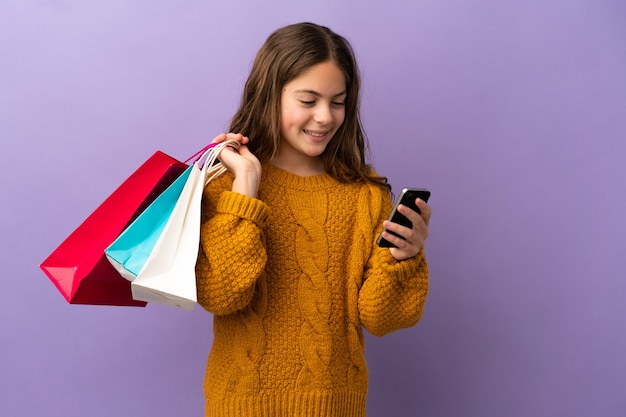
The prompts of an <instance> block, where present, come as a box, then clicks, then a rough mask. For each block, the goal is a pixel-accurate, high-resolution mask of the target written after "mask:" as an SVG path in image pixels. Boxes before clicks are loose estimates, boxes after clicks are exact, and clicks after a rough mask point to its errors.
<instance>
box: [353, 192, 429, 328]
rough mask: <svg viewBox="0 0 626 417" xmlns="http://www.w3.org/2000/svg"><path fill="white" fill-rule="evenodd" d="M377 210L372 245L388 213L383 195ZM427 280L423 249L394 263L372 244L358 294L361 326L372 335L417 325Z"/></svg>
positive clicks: (386, 250)
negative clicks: (379, 208) (411, 256)
mask: <svg viewBox="0 0 626 417" xmlns="http://www.w3.org/2000/svg"><path fill="white" fill-rule="evenodd" d="M380 207H381V210H380V212H379V215H378V218H377V219H376V223H375V224H376V225H377V226H376V227H374V229H373V231H374V236H373V238H372V242H373V241H374V240H375V239H376V237H377V236H378V234H379V233H380V231H381V230H382V222H383V220H384V219H386V218H387V216H388V214H389V212H390V211H391V200H390V199H389V198H388V197H387V196H383V197H382V201H381V206H380ZM374 218H376V217H374ZM428 277H429V272H428V264H427V262H426V256H425V254H424V251H423V250H421V251H420V252H419V253H418V254H417V255H416V256H414V257H413V258H410V259H407V260H404V261H397V260H396V259H395V258H394V257H393V256H391V253H390V251H389V249H387V248H380V247H378V245H376V244H375V243H373V247H372V252H371V255H370V258H369V260H368V263H367V267H366V270H365V276H364V282H363V285H362V287H361V290H360V291H359V300H358V303H359V316H360V320H361V324H362V325H363V326H364V327H365V328H366V329H367V331H368V332H370V333H371V334H373V335H375V336H383V335H385V334H387V333H390V332H392V331H394V330H398V329H401V328H407V327H412V326H414V325H415V324H417V322H418V321H419V320H420V318H421V316H422V313H423V311H424V304H425V301H426V295H427V292H428Z"/></svg>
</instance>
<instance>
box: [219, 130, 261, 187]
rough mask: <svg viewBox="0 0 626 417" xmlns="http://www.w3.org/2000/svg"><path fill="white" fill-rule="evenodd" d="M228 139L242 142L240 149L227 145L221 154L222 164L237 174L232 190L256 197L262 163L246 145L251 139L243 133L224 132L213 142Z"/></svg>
mask: <svg viewBox="0 0 626 417" xmlns="http://www.w3.org/2000/svg"><path fill="white" fill-rule="evenodd" d="M226 140H236V141H237V142H239V144H240V146H239V150H235V149H233V148H230V147H226V148H224V150H223V151H222V152H221V153H220V155H219V159H220V161H221V162H222V164H224V166H225V167H226V168H227V169H228V170H229V171H230V172H232V173H233V175H234V176H235V179H234V181H233V186H232V191H233V192H236V193H240V194H244V195H247V196H248V197H253V198H256V196H257V193H258V191H259V182H260V181H261V163H260V162H259V160H258V159H257V157H256V156H254V154H253V153H252V152H250V150H249V149H248V147H247V146H246V144H247V143H248V142H249V141H250V139H248V138H247V137H246V136H243V135H242V134H241V133H222V134H220V135H218V136H217V137H216V138H215V139H213V143H215V142H218V143H219V142H224V141H226Z"/></svg>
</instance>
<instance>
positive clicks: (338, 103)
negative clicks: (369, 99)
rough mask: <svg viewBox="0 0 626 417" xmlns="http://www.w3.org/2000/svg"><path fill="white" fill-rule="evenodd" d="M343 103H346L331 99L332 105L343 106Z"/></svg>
mask: <svg viewBox="0 0 626 417" xmlns="http://www.w3.org/2000/svg"><path fill="white" fill-rule="evenodd" d="M345 105H346V103H345V101H333V106H337V107H343V106H345Z"/></svg>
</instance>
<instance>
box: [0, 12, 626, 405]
mask: <svg viewBox="0 0 626 417" xmlns="http://www.w3.org/2000/svg"><path fill="white" fill-rule="evenodd" d="M625 4H626V3H624V2H623V1H622V0H613V1H610V0H604V1H603V0H527V1H512V2H506V1H501V0H476V1H464V0H420V1H412V2H409V1H406V2H400V1H398V2H374V1H343V2H337V1H334V0H329V1H325V0H318V1H314V2H313V1H308V2H296V1H292V0H289V1H287V0H285V1H275V2H271V3H269V2H267V3H266V2H254V1H245V2H244V1H236V0H235V1H232V0H231V1H228V2H219V3H218V2H216V1H208V0H204V1H201V0H188V1H175V0H134V1H131V0H124V1H123V0H106V1H105V0H101V1H63V0H38V1H35V0H0V138H1V152H0V158H1V163H0V170H2V171H1V173H0V174H1V175H0V182H1V185H2V188H1V189H2V193H3V197H2V211H1V213H2V216H1V218H0V224H1V235H0V236H1V237H0V239H1V240H0V248H1V254H0V257H1V265H2V278H3V280H2V282H3V294H4V297H3V300H2V302H1V303H0V314H1V324H0V414H1V415H5V416H39V415H52V416H67V417H70V416H71V417H74V416H77V417H78V416H81V417H82V416H92V417H98V416H107V417H108V416H118V417H125V416H148V415H150V416H155V417H159V416H172V415H180V416H183V415H184V416H194V415H195V416H199V415H202V410H203V395H202V380H203V373H204V366H205V361H206V355H207V353H208V351H209V348H210V345H211V316H210V315H209V314H207V313H205V312H204V311H203V310H201V309H196V310H195V311H194V312H193V313H188V312H184V311H181V310H176V309H174V308H168V307H163V306H149V307H148V308H146V309H136V308H114V307H108V308H107V307H94V306H75V305H68V304H66V303H65V301H64V299H63V298H62V297H61V295H60V294H59V293H58V292H57V291H56V289H55V288H54V286H53V285H52V284H51V283H50V282H49V280H48V279H47V278H46V276H45V275H44V274H43V273H42V272H41V271H40V270H39V269H38V265H39V263H40V262H41V261H42V260H43V259H44V258H45V257H47V255H48V254H49V253H50V252H51V251H52V250H53V249H54V248H55V247H56V246H57V245H58V244H59V243H60V241H61V240H63V239H64V238H65V237H66V236H67V235H68V234H69V233H70V232H71V231H72V230H73V229H74V228H75V227H76V226H77V225H78V224H79V223H80V222H81V221H82V220H83V219H84V218H85V217H86V216H87V215H88V214H89V213H90V212H91V211H92V210H93V209H95V208H96V207H97V206H98V205H99V204H100V202H101V201H102V200H103V199H104V198H105V197H106V196H108V194H109V193H110V192H112V191H113V190H114V189H115V188H116V187H117V185H119V184H120V183H121V181H123V180H124V179H125V178H126V177H127V176H128V175H129V174H130V173H131V172H132V171H133V170H134V169H135V168H136V167H137V166H138V165H139V164H140V163H141V162H143V161H144V160H145V159H146V158H147V157H148V156H149V155H150V154H151V153H152V152H153V151H154V150H156V149H161V150H163V151H165V152H167V153H170V154H171V155H174V156H177V157H179V158H183V159H184V158H185V157H187V156H189V155H190V154H191V153H193V152H194V151H195V150H197V149H198V148H200V147H201V146H203V145H204V144H206V143H207V142H208V141H209V140H210V139H212V137H213V136H214V135H215V134H217V133H219V132H221V131H222V130H223V129H225V128H226V126H227V125H228V121H229V117H230V116H231V115H232V114H233V112H234V110H235V107H236V105H237V102H238V100H239V95H240V91H241V89H242V85H243V82H244V80H245V77H246V75H247V73H248V70H249V68H250V65H251V62H252V59H253V55H254V53H255V52H256V50H257V49H258V48H259V47H260V45H261V43H262V42H263V41H264V39H265V37H266V36H267V35H268V34H269V33H270V32H271V31H272V30H274V29H275V28H277V27H279V26H282V25H284V24H288V23H294V22H298V21H302V20H311V21H315V22H318V23H322V24H326V25H328V26H330V27H332V28H333V29H335V30H336V31H338V32H340V33H342V34H344V35H345V36H346V37H348V38H349V39H350V41H351V42H352V43H353V45H354V47H355V49H356V52H357V54H358V58H359V60H360V63H361V67H362V71H363V78H364V91H363V119H364V123H365V126H366V129H367V132H368V134H369V136H370V140H371V148H372V155H373V157H374V161H375V165H376V168H377V169H378V170H379V171H380V172H381V173H383V174H385V175H387V176H388V177H389V178H390V180H391V182H392V184H393V185H394V187H395V189H396V191H397V190H398V189H399V188H401V187H402V186H405V185H412V186H425V187H429V188H431V189H432V191H433V197H432V201H431V206H432V207H433V210H434V215H433V218H432V225H431V237H430V239H429V240H428V244H427V254H428V256H429V260H430V266H431V289H430V295H429V298H428V301H427V307H426V312H425V315H424V317H423V319H422V322H421V323H420V324H419V325H418V326H417V327H416V328H414V329H411V330H404V331H400V332H397V333H394V334H391V335H389V336H387V337H385V338H381V339H378V338H374V337H370V336H368V337H367V347H366V350H367V357H368V361H369V365H370V370H371V382H370V395H369V402H368V410H369V414H370V415H371V416H413V415H415V416H433V417H434V416H446V417H447V416H461V415H463V416H481V417H484V416H494V417H495V416H508V417H516V416H573V417H578V416H580V417H583V416H605V417H606V416H616V417H617V416H623V415H625V414H626V395H625V394H626V354H625V352H626V320H625V319H626V302H625V299H626V297H625V295H626V281H625V280H624V278H625V276H626V272H625V271H626V263H625V259H626V256H624V253H623V252H624V249H625V246H626V245H625V244H624V236H625V234H626V220H625V219H624V213H625V212H626V192H625V187H624V180H625V179H626V168H625V167H626V163H625V159H626V140H625V139H626V6H625Z"/></svg>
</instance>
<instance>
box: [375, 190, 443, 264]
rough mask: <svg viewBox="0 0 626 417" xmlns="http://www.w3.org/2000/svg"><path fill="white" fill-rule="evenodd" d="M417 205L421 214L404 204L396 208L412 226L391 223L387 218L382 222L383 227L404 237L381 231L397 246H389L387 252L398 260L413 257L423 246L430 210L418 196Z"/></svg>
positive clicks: (426, 235)
mask: <svg viewBox="0 0 626 417" xmlns="http://www.w3.org/2000/svg"><path fill="white" fill-rule="evenodd" d="M415 204H416V205H417V207H419V209H420V211H421V212H422V213H421V214H418V213H417V212H416V211H413V210H411V209H410V208H408V207H407V206H405V205H400V206H399V207H398V210H399V211H400V213H402V214H404V215H405V216H406V217H407V218H408V219H409V220H410V221H411V223H412V224H413V227H412V228H408V227H404V226H402V225H400V224H398V223H392V222H390V221H389V220H385V221H384V222H383V227H384V228H385V229H387V230H391V231H392V232H395V233H397V234H399V235H400V236H402V237H404V240H403V239H400V238H399V237H396V236H394V235H392V234H391V233H388V232H385V231H384V232H383V237H384V238H385V239H387V240H388V241H389V242H391V243H393V244H394V245H396V246H397V248H390V249H389V252H390V253H391V256H393V257H394V258H395V259H396V260H398V261H403V260H405V259H409V258H412V257H414V256H415V255H417V254H418V253H419V251H420V250H422V248H423V247H424V242H425V241H426V238H427V237H428V223H429V222H430V215H431V214H432V210H431V209H430V207H429V206H428V204H426V203H425V202H424V201H422V200H420V199H419V198H418V199H417V200H416V201H415Z"/></svg>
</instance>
